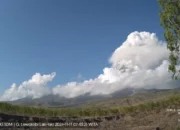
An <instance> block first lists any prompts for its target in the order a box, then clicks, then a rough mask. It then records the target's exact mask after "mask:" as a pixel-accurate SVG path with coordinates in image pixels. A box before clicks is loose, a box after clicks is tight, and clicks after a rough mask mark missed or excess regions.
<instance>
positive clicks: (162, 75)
mask: <svg viewBox="0 0 180 130" xmlns="http://www.w3.org/2000/svg"><path fill="white" fill-rule="evenodd" d="M109 62H110V63H111V64H112V66H111V67H110V68H104V69H103V74H100V75H99V76H98V77H97V78H95V79H90V80H86V81H84V82H81V83H79V82H70V83H67V84H65V85H57V86H55V87H53V88H52V89H51V90H50V89H49V88H48V87H47V86H46V85H47V83H48V82H50V81H52V80H53V78H54V77H55V73H52V74H49V75H40V74H39V73H37V74H35V75H34V76H33V77H32V79H30V80H29V81H25V82H23V83H22V84H21V85H20V86H19V87H17V86H16V85H15V84H13V85H12V86H11V88H10V89H8V90H6V91H5V92H4V94H3V95H2V96H1V97H0V99H1V100H15V99H19V98H23V97H27V96H31V97H33V98H37V97H41V96H43V95H47V94H58V95H60V96H64V97H76V96H79V95H83V94H86V93H90V94H91V95H97V94H110V93H113V92H116V91H118V90H121V89H124V88H127V87H131V88H158V89H167V88H176V87H179V86H178V84H179V83H180V81H175V80H172V78H171V76H172V74H170V73H169V72H168V65H169V51H168V50H167V49H166V44H165V43H163V42H161V41H159V40H158V38H157V37H156V35H155V34H154V33H149V32H137V31H136V32H132V33H131V34H129V35H128V37H127V39H126V41H125V42H124V43H123V44H122V45H121V46H120V47H118V48H117V49H116V50H115V51H114V52H113V54H112V56H111V57H110V59H109Z"/></svg>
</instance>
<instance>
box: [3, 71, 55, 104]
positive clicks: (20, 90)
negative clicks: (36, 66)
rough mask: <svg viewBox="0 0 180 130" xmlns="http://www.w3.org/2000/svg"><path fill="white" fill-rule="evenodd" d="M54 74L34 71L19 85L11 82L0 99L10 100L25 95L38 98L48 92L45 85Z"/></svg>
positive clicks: (49, 91)
mask: <svg viewBox="0 0 180 130" xmlns="http://www.w3.org/2000/svg"><path fill="white" fill-rule="evenodd" d="M55 76H56V73H51V74H49V75H41V74H40V73H36V74H35V75H33V76H32V78H31V79H30V80H28V81H24V82H23V83H22V84H21V85H19V86H16V84H15V83H13V85H12V86H11V87H10V88H9V89H7V90H6V91H5V92H4V94H3V95H2V96H1V97H0V100H2V101H7V100H10V101H11V100H16V99H20V98H25V97H32V98H38V97H41V96H43V95H46V94H50V93H51V90H50V89H49V88H48V87H46V85H47V83H48V82H50V81H52V80H53V78H54V77H55Z"/></svg>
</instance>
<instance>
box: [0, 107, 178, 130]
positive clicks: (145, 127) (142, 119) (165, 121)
mask: <svg viewBox="0 0 180 130" xmlns="http://www.w3.org/2000/svg"><path fill="white" fill-rule="evenodd" d="M0 117H1V123H2V122H19V123H27V122H28V123H30V122H36V123H40V122H41V123H54V124H55V123H61V124H65V123H67V122H74V123H84V124H81V125H85V123H93V122H95V123H98V126H94V127H87V126H81V127H80V126H79V127H73V126H71V127H66V128H64V127H52V126H51V127H39V128H38V127H11V128H10V127H2V125H0V129H2V130H20V129H27V130H39V129H40V130H59V129H61V130H179V129H178V128H180V122H178V118H179V117H180V116H179V115H178V113H177V112H167V111H166V109H164V110H152V111H148V112H136V113H131V114H128V115H116V116H106V117H96V118H85V117H54V118H53V117H52V118H48V119H46V118H39V117H27V116H20V115H8V114H3V113H1V114H0ZM179 119H180V118H179ZM14 124H15V123H14ZM66 125H67V124H66ZM71 125H72V124H71Z"/></svg>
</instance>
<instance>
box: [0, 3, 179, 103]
mask: <svg viewBox="0 0 180 130" xmlns="http://www.w3.org/2000/svg"><path fill="white" fill-rule="evenodd" d="M158 11H159V6H158V3H157V1H156V0H148V1H145V0H138V1H133V0H129V1H126V0H122V1H120V0H53V1H50V0H26V1H24V0H16V1H14V0H1V1H0V59H1V62H0V63H1V64H0V93H1V95H2V96H3V95H5V94H6V96H3V97H4V99H7V100H10V99H12V98H13V97H7V95H13V96H14V97H19V98H22V97H21V96H19V95H20V94H21V93H22V92H16V93H15V92H12V91H21V90H19V88H21V87H22V86H23V87H22V88H24V89H25V90H23V95H24V96H23V97H26V96H27V95H31V96H32V95H33V96H34V93H35V88H37V87H38V86H39V87H40V89H39V91H42V89H43V92H44V93H58V94H60V95H70V97H73V96H77V95H78V94H82V93H84V92H91V91H93V93H94V91H96V92H97V93H98V92H100V91H102V90H107V89H108V87H109V85H104V84H103V85H104V86H107V88H106V87H104V88H103V89H101V88H98V90H95V89H93V86H97V85H98V86H101V85H102V82H103V83H104V81H105V79H106V80H108V82H109V83H112V82H115V81H117V79H118V82H116V85H114V86H117V84H118V83H119V81H121V83H119V84H122V79H119V78H117V77H116V76H117V75H116V76H115V74H114V73H113V74H112V73H111V74H107V75H106V73H108V72H109V71H110V70H108V69H112V68H113V67H114V66H116V67H117V65H115V64H117V63H118V62H119V61H122V62H123V63H124V62H125V61H126V65H127V64H128V65H129V64H131V63H130V62H132V61H133V60H132V59H130V57H129V58H128V56H129V55H130V54H134V53H139V55H141V56H142V57H141V56H140V57H139V58H144V57H145V56H149V53H150V52H149V51H154V49H157V51H159V52H157V54H156V53H155V54H154V53H153V54H152V52H151V54H152V55H151V56H155V57H157V58H152V57H151V58H150V57H149V58H150V59H154V60H153V61H151V60H150V61H147V62H146V63H147V64H149V65H143V64H145V63H139V62H135V63H132V64H133V65H135V66H136V68H137V67H139V68H140V69H141V70H144V69H147V70H148V69H151V70H152V71H153V70H154V69H157V67H159V66H161V65H167V64H168V63H167V62H168V58H167V57H168V55H167V54H168V52H167V50H166V49H165V48H166V47H164V46H163V47H159V46H160V44H161V40H163V31H164V30H163V28H162V27H161V26H160V19H159V14H158V13H159V12H158ZM128 36H129V38H128ZM129 40H130V41H129ZM128 41H129V43H127V42H128ZM137 42H138V43H137ZM139 42H140V44H141V42H142V43H143V45H144V43H147V44H148V45H149V44H151V43H152V45H153V47H150V49H149V50H147V51H148V52H149V53H147V51H146V52H144V51H143V50H142V49H137V48H136V49H131V48H128V49H127V48H126V49H125V50H126V51H125V50H122V51H121V52H117V51H115V50H116V49H117V48H122V47H121V46H123V43H126V45H130V44H131V45H132V44H133V45H134V46H136V45H137V46H139ZM133 45H132V46H133ZM145 46H146V45H145ZM162 48H163V49H162ZM120 50H121V49H120ZM134 50H136V51H134ZM137 50H139V51H140V52H142V53H140V52H138V51H137ZM122 52H123V53H122ZM131 52H132V53H131ZM160 53H161V54H160ZM123 55H124V56H123ZM132 57H133V56H132ZM158 57H159V58H158ZM135 59H136V61H139V60H141V61H143V60H144V59H139V60H137V57H136V58H135ZM127 60H128V61H127ZM163 60H166V61H163ZM161 63H162V64H161ZM153 64H154V65H153ZM128 67H129V66H128ZM133 67H134V66H133ZM104 70H107V71H108V72H106V71H104ZM120 75H122V74H120ZM145 75H146V74H145ZM131 76H132V74H131ZM107 77H111V79H109V78H108V79H107ZM113 77H114V79H112V78H113ZM136 77H137V75H136ZM160 78H162V77H160ZM96 80H101V81H96ZM87 82H88V83H87ZM92 82H93V83H92ZM14 83H15V84H14ZM86 83H87V84H91V90H90V89H88V90H86V91H85V89H86V88H88V87H87V86H88V85H87V84H86ZM69 84H70V85H69ZM99 84H101V85H99ZM119 84H118V85H119ZM175 84H176V83H175ZM128 85H129V84H126V86H128ZM13 86H14V87H13ZM29 86H30V88H28V89H27V88H26V87H29ZM68 86H70V87H68ZM77 86H78V90H77V91H78V92H77V93H76V92H74V93H73V92H69V91H66V89H69V88H71V87H72V91H73V88H74V89H75V88H76V87H77ZM82 86H83V87H82ZM124 86H125V85H124ZM44 87H45V88H44ZM79 87H80V88H79ZM81 88H83V92H82V91H80V90H81ZM89 88H90V87H89ZM115 88H116V89H115ZM115 88H114V89H113V90H112V92H113V91H115V90H117V87H115ZM32 89H34V90H32ZM44 89H45V90H44ZM8 90H9V91H8ZM27 90H28V92H27ZM81 92H82V93H81ZM96 92H95V93H96ZM13 93H14V94H13ZM44 93H43V94H44ZM105 93H106V92H105ZM43 94H40V95H41V96H42V95H43ZM35 95H36V96H37V94H35ZM36 96H34V97H36ZM37 97H38V96H37ZM14 99H16V98H14Z"/></svg>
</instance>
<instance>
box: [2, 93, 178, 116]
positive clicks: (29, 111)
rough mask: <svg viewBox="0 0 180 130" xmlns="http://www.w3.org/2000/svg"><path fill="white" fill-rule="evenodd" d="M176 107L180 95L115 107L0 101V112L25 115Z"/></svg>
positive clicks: (66, 114) (120, 111)
mask: <svg viewBox="0 0 180 130" xmlns="http://www.w3.org/2000/svg"><path fill="white" fill-rule="evenodd" d="M169 106H171V107H174V108H177V107H178V106H180V95H177V96H172V97H171V98H169V99H166V100H161V101H157V102H148V103H144V104H140V105H136V106H128V107H116V108H106V109H100V108H54V109H53V108H42V107H27V106H18V105H11V104H8V103H4V102H2V103H0V112H1V113H8V114H18V115H26V116H39V117H57V116H83V117H97V116H108V115H116V114H120V113H123V114H127V113H132V112H140V111H149V110H153V109H164V108H167V107H169Z"/></svg>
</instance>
